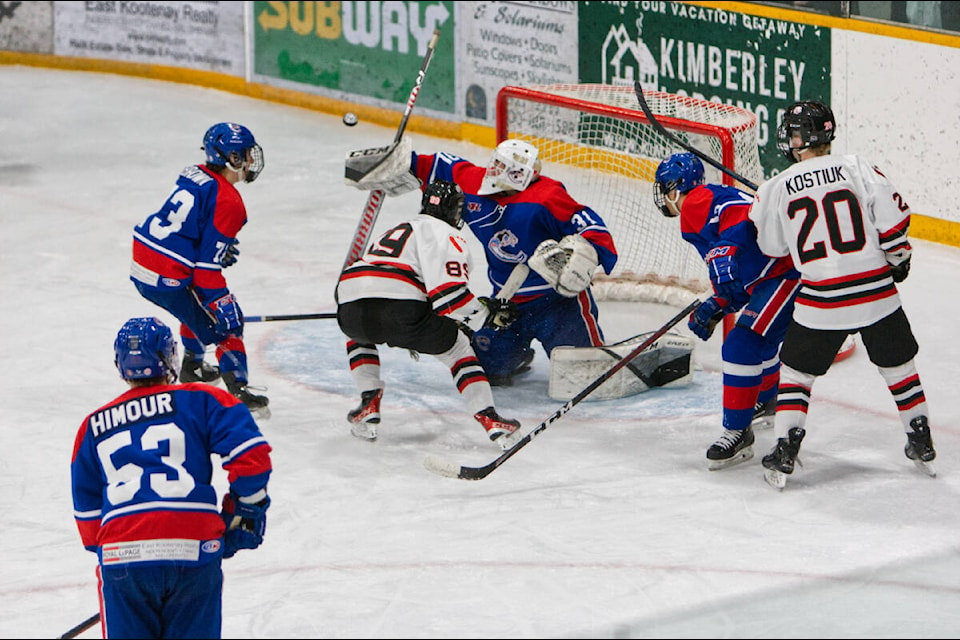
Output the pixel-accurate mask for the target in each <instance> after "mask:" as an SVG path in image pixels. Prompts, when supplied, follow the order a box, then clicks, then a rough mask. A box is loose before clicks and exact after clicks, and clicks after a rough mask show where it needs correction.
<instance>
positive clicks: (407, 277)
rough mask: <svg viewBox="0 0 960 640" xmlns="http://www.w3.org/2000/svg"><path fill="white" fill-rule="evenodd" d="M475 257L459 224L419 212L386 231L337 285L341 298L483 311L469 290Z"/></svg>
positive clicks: (457, 314) (458, 313) (462, 312)
mask: <svg viewBox="0 0 960 640" xmlns="http://www.w3.org/2000/svg"><path fill="white" fill-rule="evenodd" d="M472 270H473V260H472V257H471V255H470V249H469V247H468V245H467V241H466V240H465V239H464V237H463V236H462V235H461V234H460V232H459V231H458V230H457V229H455V228H454V227H452V226H450V225H449V224H447V223H446V222H444V221H442V220H439V219H437V218H434V217H432V216H429V215H419V216H417V217H416V218H414V219H412V220H409V221H407V222H402V223H400V224H398V225H396V226H395V227H393V228H392V229H390V230H388V231H387V232H386V233H384V234H383V235H382V236H380V238H379V239H378V240H377V241H376V242H375V243H373V244H372V245H371V246H370V248H369V249H367V252H366V253H365V254H364V255H363V256H361V258H360V259H359V260H357V261H356V262H354V263H353V264H352V265H350V266H349V267H347V268H346V269H345V270H344V272H343V273H342V274H341V276H340V282H339V283H338V284H337V302H338V303H339V304H344V303H346V302H354V301H356V300H362V299H366V298H390V299H392V300H423V301H427V302H429V303H430V304H431V306H432V307H433V309H434V310H435V311H436V312H437V313H439V314H440V315H444V316H445V315H450V316H453V317H454V318H457V319H463V318H467V317H470V316H471V315H473V314H474V313H476V312H478V311H479V310H480V309H481V306H480V303H479V302H478V301H477V299H476V297H474V295H473V294H472V293H471V292H470V288H469V281H470V273H471V272H472Z"/></svg>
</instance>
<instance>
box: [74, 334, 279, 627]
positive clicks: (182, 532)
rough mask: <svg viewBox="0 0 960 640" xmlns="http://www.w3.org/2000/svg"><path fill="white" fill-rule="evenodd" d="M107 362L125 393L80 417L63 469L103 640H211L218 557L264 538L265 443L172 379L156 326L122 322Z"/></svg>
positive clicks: (221, 398)
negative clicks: (219, 477) (93, 575)
mask: <svg viewBox="0 0 960 640" xmlns="http://www.w3.org/2000/svg"><path fill="white" fill-rule="evenodd" d="M114 355H115V364H116V367H117V370H118V371H119V372H120V377H121V378H123V379H124V380H126V382H127V384H128V385H129V389H128V390H127V391H126V392H125V393H123V394H121V395H120V396H118V397H117V398H115V399H114V400H112V401H111V402H108V403H107V404H105V405H103V406H102V407H100V408H99V409H97V410H96V411H94V412H93V413H91V414H90V415H88V416H87V417H86V418H85V419H84V420H83V423H82V424H81V425H80V429H79V430H78V432H77V436H76V440H75V441H74V446H73V457H72V459H71V462H70V473H71V483H72V489H73V509H74V518H75V519H76V524H77V527H78V529H79V531H80V539H81V541H82V542H83V546H84V547H85V548H86V549H87V550H89V551H93V552H95V553H96V554H97V556H98V558H99V564H98V566H97V578H98V583H99V585H100V598H101V604H100V610H101V611H102V614H103V615H102V617H101V623H102V624H103V626H104V631H105V633H104V635H103V637H104V638H219V637H220V633H221V619H222V603H221V596H222V591H223V572H222V571H221V567H220V561H221V558H229V557H232V556H233V554H235V553H236V552H237V551H238V550H240V549H255V548H257V547H258V546H259V545H260V543H261V542H262V540H263V535H264V532H265V529H266V512H267V508H268V507H269V506H270V498H269V497H268V495H267V482H268V480H269V478H270V474H271V471H272V465H271V461H270V451H271V448H270V445H269V444H267V441H266V440H265V439H264V437H263V435H262V434H261V433H260V430H259V428H258V427H257V423H256V422H255V421H254V419H253V416H252V415H251V414H250V411H249V410H248V409H247V408H246V407H245V406H244V405H243V403H241V402H240V400H238V399H237V398H235V397H234V396H233V395H231V394H229V393H227V392H226V391H224V390H222V389H219V388H217V387H213V386H210V385H208V384H202V383H190V384H175V382H176V379H177V374H178V372H179V364H180V363H179V360H178V357H177V343H176V341H175V339H174V337H173V332H172V331H171V330H170V328H169V327H167V326H166V325H165V324H163V322H161V321H160V320H158V319H156V318H149V317H148V318H131V319H130V320H128V321H127V322H125V323H124V325H123V326H122V327H121V328H120V331H119V332H118V333H117V338H116V341H115V342H114ZM214 454H216V455H218V456H219V457H220V459H221V461H222V462H221V464H222V466H223V469H224V470H225V471H226V473H227V481H228V483H229V493H228V494H226V495H224V496H223V499H222V501H218V499H217V491H216V488H215V487H214V486H213V466H212V461H211V456H212V455H214ZM218 503H221V504H218Z"/></svg>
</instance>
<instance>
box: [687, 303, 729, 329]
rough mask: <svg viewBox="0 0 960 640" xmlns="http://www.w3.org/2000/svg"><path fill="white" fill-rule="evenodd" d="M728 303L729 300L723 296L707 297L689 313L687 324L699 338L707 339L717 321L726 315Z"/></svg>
mask: <svg viewBox="0 0 960 640" xmlns="http://www.w3.org/2000/svg"><path fill="white" fill-rule="evenodd" d="M728 305H729V302H727V301H726V300H724V299H723V298H718V297H717V296H713V297H712V298H707V299H706V300H704V301H703V302H701V303H700V304H699V305H698V306H697V308H696V309H694V310H693V313H691V314H690V318H689V320H688V321H687V326H688V327H690V331H693V333H694V335H696V336H697V337H698V338H700V339H701V340H709V339H710V336H711V335H713V330H714V329H715V328H716V326H717V323H718V322H720V320H722V319H723V316H724V315H726V308H727V306H728Z"/></svg>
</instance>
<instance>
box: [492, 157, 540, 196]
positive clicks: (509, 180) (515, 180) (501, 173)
mask: <svg viewBox="0 0 960 640" xmlns="http://www.w3.org/2000/svg"><path fill="white" fill-rule="evenodd" d="M511 155H512V154H511ZM525 160H526V159H525ZM537 175H538V171H537V159H536V158H534V159H533V160H531V161H530V162H526V161H524V162H520V161H517V160H515V159H514V158H513V157H509V156H507V155H504V154H502V153H501V152H500V149H499V148H498V149H496V150H495V151H494V152H493V157H491V158H490V163H489V164H488V165H487V171H486V173H484V174H483V179H482V180H481V182H480V191H479V195H487V194H490V193H498V192H501V191H523V190H524V189H526V188H527V187H529V186H530V183H531V182H533V180H534V178H536V177H537Z"/></svg>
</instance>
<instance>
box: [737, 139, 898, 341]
mask: <svg viewBox="0 0 960 640" xmlns="http://www.w3.org/2000/svg"><path fill="white" fill-rule="evenodd" d="M750 219H751V220H752V221H753V223H754V225H756V227H757V244H758V245H759V246H760V250H761V251H763V252H764V253H765V254H767V255H769V256H773V257H780V256H786V255H790V256H792V257H793V263H794V266H795V267H796V269H797V270H798V271H800V274H801V282H802V287H801V289H800V292H799V294H798V295H797V299H796V306H795V309H794V314H793V317H794V320H796V321H797V322H798V323H800V324H802V325H804V326H805V327H809V328H811V329H857V328H860V327H865V326H869V325H871V324H873V323H874V322H877V321H878V320H880V319H882V318H884V317H886V316H888V315H889V314H891V313H893V312H894V311H896V310H897V309H898V308H899V307H900V306H901V303H900V296H899V294H898V293H897V287H896V285H895V284H894V282H893V278H892V277H891V275H890V269H889V266H890V265H897V264H900V263H902V262H903V261H904V260H907V259H908V258H909V257H910V252H911V247H910V242H909V240H908V239H907V232H908V230H909V225H910V207H909V206H907V203H906V202H904V200H903V198H902V197H901V195H900V193H898V192H897V190H896V188H895V187H894V186H893V184H891V183H890V181H889V180H888V179H887V178H886V176H884V175H883V174H882V173H880V171H879V170H877V168H876V167H873V166H871V165H870V164H869V163H868V162H866V161H865V160H864V159H863V158H861V157H860V156H857V155H836V156H833V155H826V156H816V157H813V158H808V159H806V160H804V161H802V162H799V163H797V164H795V165H793V166H791V167H790V168H788V169H786V170H785V171H783V172H782V173H780V174H779V175H777V176H775V177H773V178H771V179H770V180H768V181H767V182H765V183H764V184H762V185H760V188H759V190H758V191H757V194H756V197H755V199H754V203H753V207H752V208H751V210H750Z"/></svg>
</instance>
